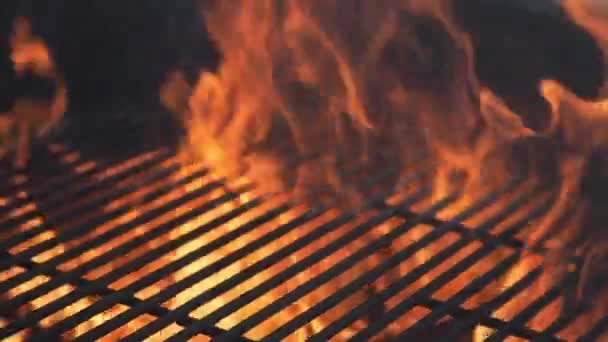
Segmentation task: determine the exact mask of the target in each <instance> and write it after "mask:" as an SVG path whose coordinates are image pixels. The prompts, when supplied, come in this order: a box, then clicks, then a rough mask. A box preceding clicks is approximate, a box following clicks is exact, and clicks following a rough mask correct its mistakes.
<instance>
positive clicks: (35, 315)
mask: <svg viewBox="0 0 608 342" xmlns="http://www.w3.org/2000/svg"><path fill="white" fill-rule="evenodd" d="M247 189H249V187H248V186H242V187H240V188H239V190H241V191H245V190H247ZM237 197H238V195H237V194H235V193H227V194H226V195H224V196H220V197H218V198H216V199H214V200H211V201H210V202H208V203H206V204H205V205H204V206H205V209H206V210H211V209H213V208H215V207H217V206H219V205H221V204H222V203H226V202H228V201H230V200H233V199H235V198H237ZM144 215H145V214H144ZM137 226H139V224H135V225H133V227H137ZM108 278H109V276H108V275H106V276H105V277H102V278H99V279H97V281H96V282H95V283H94V284H92V285H93V287H92V288H79V289H77V290H76V291H74V292H71V293H69V294H67V295H65V296H63V297H60V298H57V299H56V300H54V301H52V302H50V303H48V304H47V305H45V306H43V307H41V308H39V309H38V310H36V311H33V312H31V313H29V314H28V315H26V316H25V317H23V318H22V319H21V320H19V321H16V322H12V323H11V324H10V325H9V327H7V328H6V329H7V330H15V329H18V330H20V329H22V328H24V327H27V325H28V322H31V321H37V320H40V319H43V318H44V317H47V316H48V315H50V314H52V313H53V312H56V311H57V310H60V309H61V308H64V307H67V306H69V305H71V304H72V303H74V302H76V301H78V300H80V299H82V298H84V297H86V296H88V295H91V294H92V293H94V292H95V288H96V287H99V286H107V285H109V283H110V281H109V280H110V279H108ZM106 283H107V284H106ZM65 322H66V321H63V322H61V323H58V325H59V324H62V323H65ZM65 324H68V323H65ZM58 325H56V326H58ZM56 326H55V327H56ZM55 327H54V328H55ZM13 333H14V332H13ZM11 334H12V333H11ZM4 335H5V333H4V331H1V332H0V338H3V337H5V336H4Z"/></svg>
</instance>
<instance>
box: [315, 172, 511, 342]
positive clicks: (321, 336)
mask: <svg viewBox="0 0 608 342" xmlns="http://www.w3.org/2000/svg"><path fill="white" fill-rule="evenodd" d="M514 186H515V184H510V185H509V186H508V187H506V188H505V189H503V191H502V192H499V193H493V194H491V195H490V196H488V197H486V198H485V199H483V200H481V201H478V202H477V203H476V204H474V205H472V206H470V207H469V208H467V209H466V210H464V211H463V212H461V213H460V214H458V215H457V216H456V217H455V218H454V219H453V220H452V221H448V222H446V223H444V224H443V225H440V226H439V227H437V228H436V229H434V230H433V231H431V232H430V233H428V234H426V235H425V236H424V237H422V238H421V239H420V240H418V241H416V242H414V243H413V244H412V245H410V246H408V247H407V248H406V249H404V250H401V251H399V252H398V253H396V254H395V256H394V257H393V258H391V259H395V261H393V262H392V264H393V265H394V266H396V265H398V264H399V263H400V262H402V261H403V260H405V259H407V258H408V257H410V256H411V255H413V254H414V253H416V251H419V250H421V249H422V248H424V247H425V246H428V245H429V244H430V243H432V242H434V241H435V240H437V239H439V238H440V237H441V236H443V235H444V234H445V233H447V232H448V231H449V230H448V229H447V227H448V226H449V225H451V224H452V222H461V221H463V220H465V219H467V218H468V217H471V216H473V215H474V214H475V213H477V212H478V211H479V210H481V209H483V208H484V207H487V206H489V205H491V204H492V203H494V202H495V201H496V200H498V198H500V194H504V193H505V192H510V191H512V190H514V189H513V188H514ZM520 200H521V201H523V199H520ZM483 204H485V205H483ZM519 205H521V203H515V204H513V205H512V206H511V207H508V208H506V210H503V211H502V212H501V213H499V214H498V215H496V216H495V217H493V218H492V219H490V220H488V221H487V222H485V223H484V224H482V225H481V226H480V227H479V228H477V229H478V230H489V229H490V228H492V227H493V226H494V225H495V224H497V223H499V222H500V221H502V220H503V219H504V218H505V217H506V216H508V215H511V213H512V212H513V211H515V209H517V207H518V206H519ZM471 235H472V236H471ZM474 235H475V234H469V237H468V238H467V239H462V238H461V239H460V240H459V241H457V242H455V243H453V244H452V245H451V246H448V247H446V248H445V249H444V250H442V251H441V252H440V253H438V254H437V255H435V256H433V258H431V259H430V260H428V261H427V262H425V263H424V264H422V265H420V266H418V267H416V268H415V269H413V270H412V271H410V272H408V274H407V275H406V276H405V277H403V278H401V279H400V280H399V281H397V282H395V283H393V284H392V285H391V286H389V287H387V288H386V289H384V290H383V291H382V292H380V293H378V294H377V295H376V297H377V298H378V300H381V301H385V300H387V299H388V298H390V297H392V296H394V295H395V294H397V293H398V292H399V291H401V289H403V288H405V287H406V286H408V285H409V284H411V283H412V282H414V281H415V280H417V279H419V277H420V276H422V275H424V274H425V273H427V272H429V271H430V270H432V269H433V268H434V267H435V266H437V265H439V264H441V263H442V262H443V261H445V260H446V259H447V258H449V257H450V256H451V255H452V254H455V253H456V252H457V251H459V250H460V249H462V248H463V247H465V246H466V245H467V244H469V243H470V242H471V241H473V240H474V238H472V237H473V236H474ZM391 261H392V260H391ZM391 261H388V262H391ZM385 267H389V266H388V265H387V266H385ZM450 273H451V274H454V273H455V272H450ZM450 273H448V276H449V275H450ZM456 275H457V274H456ZM456 275H454V276H456ZM435 281H436V282H439V278H437V279H435ZM430 285H432V284H429V285H427V286H430ZM424 297H428V296H424ZM369 305H370V303H369V302H365V303H363V304H361V305H359V306H358V307H356V308H355V309H353V310H350V311H349V313H348V314H347V315H345V316H343V317H341V318H340V319H339V320H337V321H335V322H333V323H332V324H330V325H328V326H327V327H325V328H324V329H323V330H322V331H320V332H319V333H318V334H316V335H315V336H314V337H313V338H311V340H312V341H322V340H326V339H329V338H330V337H332V336H334V335H335V334H337V333H338V332H340V331H341V330H343V329H344V328H346V327H347V326H348V325H350V324H352V323H353V322H354V321H356V320H357V319H358V318H359V317H361V316H362V315H364V314H365V311H366V310H367V309H368V307H369ZM379 319H380V320H382V319H387V318H386V317H384V316H383V317H380V318H379ZM380 322H381V321H377V322H375V324H378V323H380Z"/></svg>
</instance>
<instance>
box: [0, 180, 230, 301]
mask: <svg viewBox="0 0 608 342" xmlns="http://www.w3.org/2000/svg"><path fill="white" fill-rule="evenodd" d="M200 174H201V173H194V174H192V175H189V176H187V177H185V178H183V179H181V180H179V181H178V182H176V183H173V184H171V185H170V186H167V187H166V189H167V190H168V189H171V188H174V187H176V186H181V185H184V184H187V183H189V182H191V181H192V180H194V179H196V178H198V176H199V175H200ZM209 185H211V184H209ZM215 185H216V186H217V187H219V186H220V185H219V183H218V184H215ZM199 190H202V191H196V192H193V193H191V194H190V195H189V196H184V197H181V198H178V199H176V200H175V201H171V202H169V203H167V204H165V205H164V206H162V207H160V208H157V209H155V210H152V211H149V212H148V213H147V216H139V217H137V218H136V219H134V220H132V221H130V222H128V223H125V224H123V225H121V226H119V227H116V228H115V229H113V230H111V231H108V232H106V233H104V234H100V235H99V236H97V237H96V238H94V239H92V240H90V241H87V243H86V244H84V245H80V246H77V247H74V248H72V249H70V250H68V251H66V252H65V253H62V254H60V255H58V256H56V257H53V258H51V259H49V260H47V261H46V262H45V263H43V264H41V265H40V267H39V268H35V269H32V270H30V272H27V273H24V274H20V275H17V276H15V277H13V278H11V279H10V280H9V282H11V283H14V286H16V284H17V283H24V282H26V281H28V280H29V279H31V277H33V276H35V275H36V274H38V273H40V272H42V271H43V270H44V269H50V268H55V267H57V266H59V265H61V264H62V263H65V262H67V261H69V260H70V259H72V258H75V257H78V256H79V255H81V254H82V253H84V252H86V251H87V250H89V249H92V248H94V247H96V246H99V245H102V244H103V243H104V242H106V241H109V240H111V239H113V238H115V237H118V236H120V235H121V234H124V233H126V232H128V231H129V230H131V229H133V227H137V226H138V225H139V224H141V223H142V222H144V224H145V222H148V221H150V220H152V219H154V218H156V217H158V216H160V215H162V214H163V213H166V212H169V211H170V210H172V209H173V208H175V207H176V206H177V205H180V204H182V203H187V202H188V200H190V199H192V198H196V197H197V196H200V195H201V194H205V193H206V192H207V191H209V187H207V188H202V189H199ZM152 234H154V233H152ZM152 234H149V235H146V237H145V239H144V238H140V239H134V240H131V241H130V242H129V243H128V244H125V245H122V246H121V247H118V248H115V249H113V250H112V252H110V253H107V254H104V255H102V256H99V257H97V258H95V259H93V260H90V261H88V262H86V263H84V264H82V265H79V266H78V267H77V268H76V269H74V270H73V272H72V274H82V275H84V274H86V273H87V272H89V271H91V270H93V269H95V268H97V267H99V266H101V265H103V264H105V263H107V262H110V261H112V260H113V258H116V257H119V256H121V255H124V253H128V252H129V251H130V250H132V249H134V248H136V247H137V246H138V245H139V244H141V243H143V242H142V240H149V239H152ZM9 285H10V284H9ZM61 285H63V280H62V279H59V278H56V279H53V280H52V281H49V282H47V283H45V284H43V285H41V286H40V287H38V288H36V289H33V290H30V291H28V292H24V293H23V294H21V295H19V296H17V297H15V298H13V301H15V302H16V303H19V302H22V303H25V302H27V301H29V300H31V299H34V298H37V297H38V296H39V295H40V294H41V293H44V292H45V291H50V290H52V289H54V288H56V287H59V286H61ZM7 287H8V285H7Z"/></svg>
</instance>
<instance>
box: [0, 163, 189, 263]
mask: <svg viewBox="0 0 608 342" xmlns="http://www.w3.org/2000/svg"><path fill="white" fill-rule="evenodd" d="M178 170H179V166H178V165H173V166H171V167H167V168H163V169H161V170H157V171H155V172H151V173H150V174H149V175H147V176H144V177H143V178H142V179H141V180H140V181H139V182H138V183H139V184H129V185H127V186H125V187H124V188H121V189H118V190H116V191H112V192H111V193H108V194H105V195H103V196H101V197H98V198H95V199H93V200H92V201H90V202H87V203H86V204H84V205H83V206H81V207H79V208H74V209H73V210H70V211H69V212H67V213H65V214H64V215H62V217H61V218H57V219H59V220H60V221H63V220H64V219H65V220H69V219H71V218H73V217H78V216H80V215H82V213H83V212H88V211H93V212H95V211H96V210H98V209H99V208H101V207H104V206H106V205H108V204H110V203H112V202H114V201H116V200H117V199H119V198H121V197H123V196H125V195H128V194H131V193H133V192H135V191H137V188H138V187H139V186H146V185H153V184H155V183H157V182H160V181H162V180H163V179H165V178H167V177H170V176H171V175H172V174H174V173H175V172H177V171H178ZM129 210H130V208H127V207H122V208H118V209H115V210H109V211H107V212H105V213H104V215H102V216H103V217H97V218H96V219H93V220H91V221H90V222H87V224H85V225H81V226H79V227H78V228H71V229H69V230H66V231H65V232H66V233H67V232H68V231H69V232H70V233H81V232H83V231H87V229H90V227H95V226H98V225H100V224H102V223H103V222H106V221H108V220H109V218H113V217H118V216H120V215H124V214H126V213H127V212H128V211H129ZM70 214H71V215H70ZM53 223H54V224H58V223H55V222H53ZM47 230H52V227H51V223H50V222H44V223H43V224H41V225H39V226H38V227H36V228H32V229H29V230H27V231H25V232H22V233H20V234H18V235H15V236H12V237H9V238H8V239H6V240H4V241H2V243H0V250H10V249H11V248H12V247H15V246H16V245H18V244H20V243H23V242H25V241H28V240H30V239H31V238H33V237H34V236H36V235H38V234H40V233H43V232H45V231H47ZM61 236H67V235H66V234H62V235H61ZM62 241H66V239H65V238H63V239H62V240H58V238H54V239H49V240H46V241H44V242H42V243H40V244H37V245H36V246H35V247H32V248H29V249H28V250H27V251H24V252H23V253H20V254H18V255H16V256H15V257H16V258H30V257H33V256H34V255H37V254H39V253H41V252H42V251H44V250H45V249H49V248H51V247H54V246H55V245H57V244H58V243H60V242H62ZM6 267H10V265H7V264H6V263H1V262H0V270H3V269H6Z"/></svg>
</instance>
